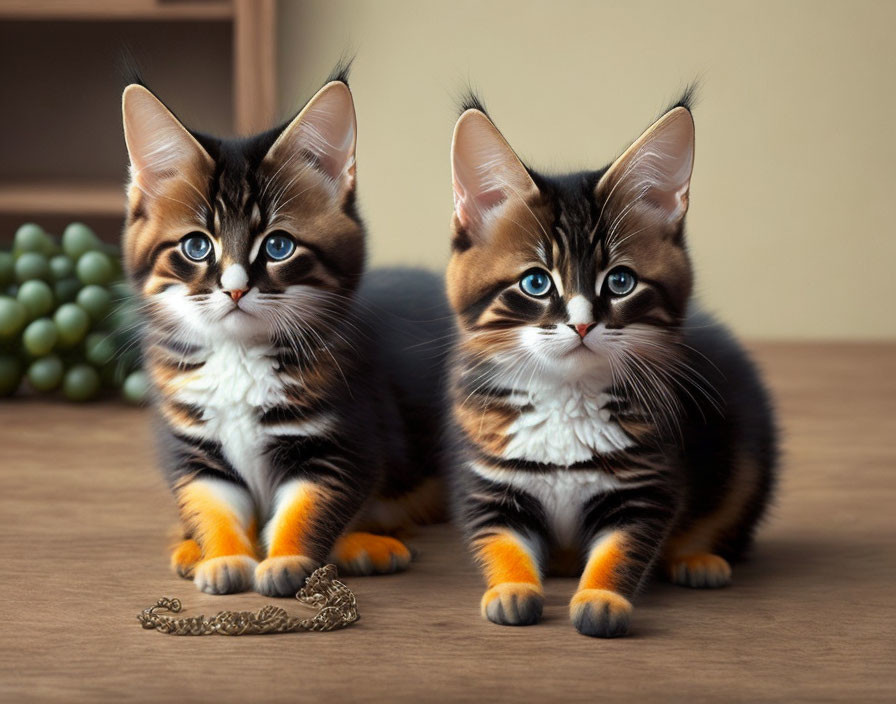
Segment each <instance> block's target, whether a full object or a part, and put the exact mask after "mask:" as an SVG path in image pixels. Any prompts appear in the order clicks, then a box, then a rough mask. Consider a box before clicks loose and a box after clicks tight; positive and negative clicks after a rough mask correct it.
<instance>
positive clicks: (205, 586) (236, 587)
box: [193, 555, 258, 594]
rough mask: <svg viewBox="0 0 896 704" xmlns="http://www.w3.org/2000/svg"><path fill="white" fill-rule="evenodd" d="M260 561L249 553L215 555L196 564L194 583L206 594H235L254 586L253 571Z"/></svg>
mask: <svg viewBox="0 0 896 704" xmlns="http://www.w3.org/2000/svg"><path fill="white" fill-rule="evenodd" d="M257 564H258V563H257V562H256V561H255V560H254V559H253V558H251V557H249V556H248V555H226V556H224V557H213V558H211V559H209V560H204V561H203V562H200V563H199V564H198V565H196V567H195V570H194V576H193V583H194V584H195V585H196V588H197V589H198V590H199V591H201V592H205V593H206V594H233V593H234V592H244V591H246V590H247V589H251V588H252V571H253V570H254V569H255V565H257Z"/></svg>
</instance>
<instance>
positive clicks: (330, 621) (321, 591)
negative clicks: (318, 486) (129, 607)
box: [137, 565, 359, 636]
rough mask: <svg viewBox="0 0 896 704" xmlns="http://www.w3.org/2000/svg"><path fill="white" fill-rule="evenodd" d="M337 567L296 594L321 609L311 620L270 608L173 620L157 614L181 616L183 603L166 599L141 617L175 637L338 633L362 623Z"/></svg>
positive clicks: (327, 568)
mask: <svg viewBox="0 0 896 704" xmlns="http://www.w3.org/2000/svg"><path fill="white" fill-rule="evenodd" d="M336 576H337V575H336V565H324V566H323V567H320V568H318V569H316V570H315V571H314V572H312V573H311V575H309V577H308V579H306V580H305V586H304V587H302V588H301V589H300V590H299V591H298V592H297V593H296V599H298V600H299V602H301V603H302V605H304V606H308V607H311V608H313V609H317V610H318V611H317V613H316V614H315V615H314V616H312V617H310V618H299V617H298V616H290V615H289V614H288V613H286V610H285V609H281V608H280V607H279V606H272V605H270V604H268V605H267V606H263V607H262V608H261V609H260V610H259V611H257V612H253V611H221V612H219V613H218V614H216V615H215V616H213V617H211V618H206V617H205V616H191V617H189V618H172V617H171V616H164V615H162V614H159V613H156V611H157V610H159V611H168V612H171V613H175V614H176V613H180V610H181V609H182V608H183V605H182V604H181V603H180V599H169V598H167V597H162V598H161V599H159V600H158V601H157V602H156V604H155V606H151V607H149V608H148V609H144V610H143V611H142V612H141V613H139V614H137V620H138V621H139V622H140V625H141V626H143V628H146V629H153V628H154V629H155V630H157V631H159V632H160V633H168V634H170V635H173V636H211V635H216V634H217V635H219V636H247V635H262V634H264V633H295V632H296V631H335V630H336V629H338V628H345V627H346V626H350V625H351V624H353V623H354V622H355V621H357V620H358V618H359V615H358V604H357V602H356V601H355V595H354V594H353V593H352V591H351V589H349V588H348V587H347V586H345V584H343V583H342V582H340V581H339V580H338V579H336Z"/></svg>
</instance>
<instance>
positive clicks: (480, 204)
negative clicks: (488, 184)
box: [454, 181, 507, 227]
mask: <svg viewBox="0 0 896 704" xmlns="http://www.w3.org/2000/svg"><path fill="white" fill-rule="evenodd" d="M505 200H507V194H506V193H504V191H502V190H500V189H494V190H491V191H485V192H483V193H476V194H475V195H474V197H472V198H470V197H469V196H468V194H466V193H465V192H464V191H463V187H462V186H461V185H460V184H459V183H458V182H457V181H455V182H454V212H455V213H457V218H458V220H460V224H461V225H462V226H463V227H470V226H472V225H474V224H479V223H481V222H482V216H483V214H485V213H486V212H488V211H489V210H491V209H492V208H494V207H496V206H498V205H500V204H501V203H503V202H504V201H505Z"/></svg>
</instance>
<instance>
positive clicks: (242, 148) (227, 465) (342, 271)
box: [123, 74, 450, 596]
mask: <svg viewBox="0 0 896 704" xmlns="http://www.w3.org/2000/svg"><path fill="white" fill-rule="evenodd" d="M123 112H124V128H125V136H126V141H127V147H128V152H129V156H130V162H131V180H130V185H129V186H128V216H127V222H126V225H125V230H124V250H125V263H126V268H127V271H128V274H129V276H130V279H131V282H132V283H133V285H134V287H135V288H136V290H137V291H138V293H139V295H140V297H141V298H142V301H143V306H144V310H145V316H146V330H145V339H144V358H145V362H146V365H147V369H148V371H149V374H150V377H151V379H152V383H153V386H154V396H155V408H156V411H157V416H158V429H159V446H160V448H161V453H160V454H161V459H162V464H163V468H164V472H165V475H166V477H167V480H168V483H169V484H170V487H171V489H172V491H173V492H174V495H175V497H176V500H177V505H178V508H179V511H180V516H181V520H182V524H183V540H182V541H181V542H180V543H179V544H178V545H177V546H176V547H175V549H174V551H173V555H172V566H173V568H174V569H175V570H176V571H177V573H178V574H180V575H182V576H184V577H188V578H189V577H192V579H193V580H194V582H195V584H196V586H197V587H198V588H199V589H200V590H202V591H204V592H208V593H212V594H224V593H228V592H236V591H241V590H245V589H250V588H252V587H253V586H254V588H255V589H256V590H257V591H259V592H261V593H262V594H266V595H271V596H285V595H292V594H294V593H295V592H296V590H297V589H298V588H299V587H300V586H301V585H302V583H303V581H304V578H305V576H306V575H307V574H308V573H309V572H310V571H311V570H313V569H314V568H316V567H317V566H319V565H320V564H321V563H323V562H324V561H326V560H332V561H335V562H336V563H337V565H338V566H339V568H340V569H341V570H343V571H347V572H351V573H355V574H372V573H387V572H393V571H396V570H401V569H404V568H406V567H407V566H408V563H409V562H410V560H411V554H410V552H409V551H408V549H407V547H406V546H405V545H404V544H402V543H401V542H400V541H399V540H397V539H395V538H393V537H389V536H386V535H377V534H373V533H371V532H369V531H370V530H374V529H375V530H379V531H383V530H389V531H394V530H397V529H399V528H401V527H402V526H404V525H406V524H407V523H409V522H412V521H422V520H428V519H434V518H437V516H438V513H439V511H440V501H441V491H440V489H439V480H438V461H439V458H438V456H437V451H438V446H437V443H435V442H434V441H433V435H434V434H435V433H434V432H433V428H435V427H438V426H439V424H440V421H439V410H438V407H437V405H436V401H437V399H438V398H439V393H440V390H441V387H442V378H443V377H444V374H443V373H442V371H441V366H440V365H441V361H440V358H439V355H438V354H433V353H431V352H427V351H426V347H427V343H428V341H429V340H431V339H435V338H437V337H441V336H443V331H441V330H438V329H437V327H438V326H437V324H435V323H419V324H415V323H413V322H411V321H412V320H413V319H414V318H415V317H416V318H419V319H424V318H426V319H430V320H436V321H437V320H445V319H447V317H448V315H449V314H450V312H449V311H447V309H443V310H442V309H439V308H438V306H439V303H438V302H439V300H440V299H441V297H442V296H443V293H442V291H441V288H442V285H441V283H440V281H439V280H438V279H437V278H436V277H434V276H427V275H426V274H423V273H421V272H416V273H415V272H404V273H402V272H380V273H377V274H374V275H373V276H372V277H371V278H370V279H369V280H367V281H366V283H364V284H363V285H362V286H360V290H359V282H360V281H361V277H362V271H363V267H364V258H365V233H364V227H363V224H362V222H361V219H360V217H359V215H358V213H357V210H356V207H355V133H356V127H355V112H354V105H353V101H352V96H351V93H350V91H349V89H348V86H347V83H346V78H345V75H344V74H341V75H338V76H336V77H335V79H334V80H332V81H330V82H329V83H327V85H325V86H324V87H323V88H322V89H321V90H320V91H319V92H318V93H317V94H316V95H315V96H314V97H313V98H312V99H311V101H310V102H309V103H308V104H307V105H306V106H305V108H304V109H303V110H302V111H301V113H299V115H298V116H297V117H296V118H295V119H293V120H292V121H291V122H289V123H288V124H286V125H285V126H283V127H281V128H278V129H274V130H271V131H269V132H265V133H263V134H259V135H255V136H252V137H248V138H245V139H232V140H226V139H218V138H215V137H210V136H206V135H202V134H198V133H195V132H190V131H188V130H187V129H186V128H185V127H184V126H183V125H182V124H181V123H180V122H179V121H178V120H177V118H176V117H175V116H174V115H173V114H172V113H171V112H170V111H169V110H168V109H167V108H166V107H165V106H164V105H163V104H162V103H161V102H160V101H159V100H158V99H157V98H156V97H155V96H154V95H153V94H152V93H151V92H150V91H149V90H147V89H146V88H145V87H144V86H142V85H138V84H134V85H130V86H128V87H127V88H126V89H125V92H124V97H123ZM430 303H431V304H432V305H430ZM427 306H429V307H427ZM396 341H400V342H401V344H398V343H397V342H396ZM408 350H413V351H416V352H417V354H418V355H419V356H420V358H421V359H424V361H425V363H423V362H421V360H420V359H417V358H415V357H413V356H412V355H411V354H410V352H408Z"/></svg>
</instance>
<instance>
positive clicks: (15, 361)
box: [0, 354, 22, 396]
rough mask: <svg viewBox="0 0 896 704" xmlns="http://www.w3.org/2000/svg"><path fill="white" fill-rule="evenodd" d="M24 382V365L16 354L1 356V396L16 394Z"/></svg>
mask: <svg viewBox="0 0 896 704" xmlns="http://www.w3.org/2000/svg"><path fill="white" fill-rule="evenodd" d="M21 381H22V363H21V362H20V361H19V358H18V357H16V355H14V354H0V396H9V395H10V394H14V393H15V391H16V389H18V388H19V383H20V382H21Z"/></svg>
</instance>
